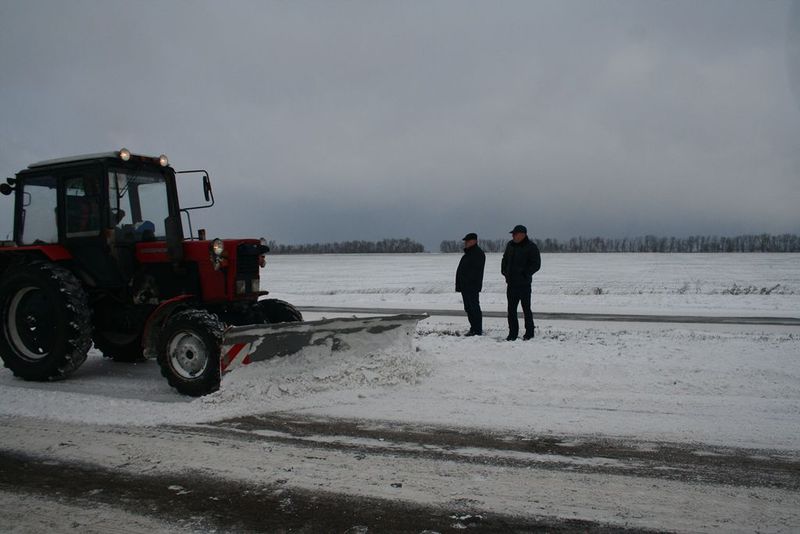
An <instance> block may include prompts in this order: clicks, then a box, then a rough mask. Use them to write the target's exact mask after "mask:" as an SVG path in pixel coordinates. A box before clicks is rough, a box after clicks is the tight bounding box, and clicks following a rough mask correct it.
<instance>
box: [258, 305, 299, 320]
mask: <svg viewBox="0 0 800 534" xmlns="http://www.w3.org/2000/svg"><path fill="white" fill-rule="evenodd" d="M256 306H257V307H258V308H259V312H260V313H261V315H262V317H263V318H264V322H266V323H294V322H299V321H302V320H303V314H302V313H300V310H298V309H297V308H295V307H294V306H293V305H292V304H289V303H288V302H286V301H285V300H278V299H264V300H259V301H258V302H257V303H256Z"/></svg>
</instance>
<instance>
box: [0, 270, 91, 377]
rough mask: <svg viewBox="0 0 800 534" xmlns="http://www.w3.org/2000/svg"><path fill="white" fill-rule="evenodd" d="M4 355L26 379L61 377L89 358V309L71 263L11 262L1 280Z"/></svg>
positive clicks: (0, 333)
mask: <svg viewBox="0 0 800 534" xmlns="http://www.w3.org/2000/svg"><path fill="white" fill-rule="evenodd" d="M0 322H2V325H0V326H1V328H2V329H1V330H0V356H1V357H2V358H3V362H4V363H5V365H6V367H8V368H9V369H11V371H12V372H13V373H14V375H16V376H18V377H20V378H23V379H25V380H39V381H43V380H58V379H61V378H65V377H67V376H68V375H69V374H71V373H72V372H74V371H75V370H76V369H77V368H78V367H80V366H81V365H82V364H83V362H84V361H86V355H87V353H88V352H89V347H91V345H92V340H91V331H92V326H91V312H90V309H89V304H88V299H87V296H86V292H85V291H84V289H83V287H82V286H81V284H80V282H79V281H78V279H77V278H75V276H74V275H73V274H72V273H71V272H70V271H68V270H67V269H65V268H63V267H61V266H59V265H56V264H53V263H47V262H43V261H32V262H29V263H26V264H24V265H23V264H20V265H17V266H15V267H11V268H10V269H9V270H8V271H7V272H6V273H4V277H3V281H2V283H0Z"/></svg>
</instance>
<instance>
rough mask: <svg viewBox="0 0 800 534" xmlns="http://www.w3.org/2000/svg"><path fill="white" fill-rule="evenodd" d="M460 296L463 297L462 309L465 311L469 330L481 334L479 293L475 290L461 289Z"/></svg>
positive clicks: (481, 322)
mask: <svg viewBox="0 0 800 534" xmlns="http://www.w3.org/2000/svg"><path fill="white" fill-rule="evenodd" d="M461 298H462V299H464V311H465V312H467V318H468V319H469V330H470V332H474V333H476V334H483V315H482V314H481V301H480V293H478V292H477V291H462V292H461Z"/></svg>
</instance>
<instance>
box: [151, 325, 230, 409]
mask: <svg viewBox="0 0 800 534" xmlns="http://www.w3.org/2000/svg"><path fill="white" fill-rule="evenodd" d="M223 331H224V327H223V325H222V323H221V322H220V321H219V319H218V318H217V316H216V315H214V314H212V313H209V312H207V311H205V310H184V311H180V312H177V313H175V314H174V315H173V316H171V317H170V318H169V319H167V322H166V324H165V325H164V329H163V331H162V333H161V338H160V343H159V350H158V364H159V366H160V367H161V374H162V375H164V377H165V378H166V379H167V381H168V382H169V385H170V386H172V387H174V388H175V389H177V390H178V391H179V392H180V393H183V394H184V395H190V396H192V397H199V396H202V395H207V394H209V393H213V392H214V391H217V390H218V389H219V383H220V363H219V359H220V347H221V344H222V334H223Z"/></svg>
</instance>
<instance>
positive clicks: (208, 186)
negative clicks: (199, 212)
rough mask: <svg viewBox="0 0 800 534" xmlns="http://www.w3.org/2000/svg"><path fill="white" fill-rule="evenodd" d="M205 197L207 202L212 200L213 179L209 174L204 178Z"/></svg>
mask: <svg viewBox="0 0 800 534" xmlns="http://www.w3.org/2000/svg"><path fill="white" fill-rule="evenodd" d="M203 195H204V196H205V197H206V202H209V201H210V200H211V179H210V178H209V177H208V175H207V174H206V175H204V176H203Z"/></svg>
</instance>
